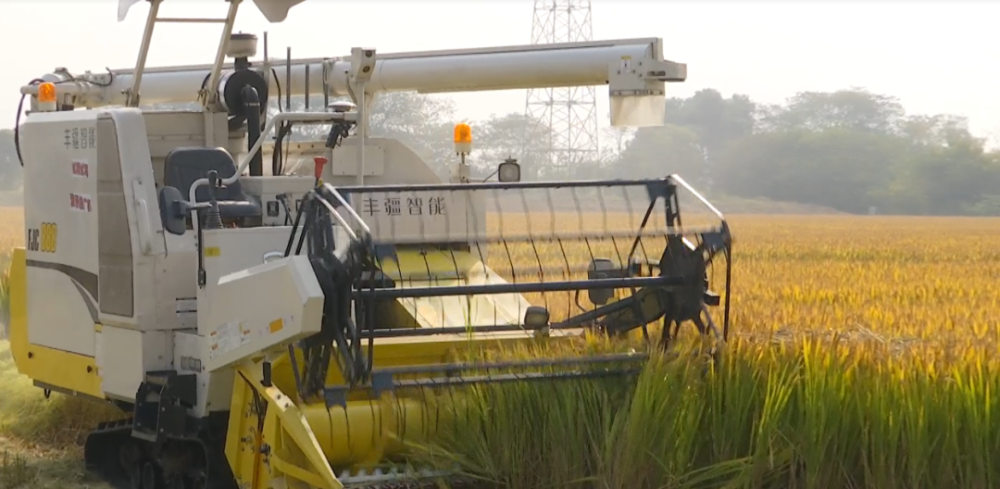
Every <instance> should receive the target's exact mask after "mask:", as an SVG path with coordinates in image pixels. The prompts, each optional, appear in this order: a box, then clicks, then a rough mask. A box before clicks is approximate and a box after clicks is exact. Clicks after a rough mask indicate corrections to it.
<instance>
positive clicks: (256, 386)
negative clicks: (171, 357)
mask: <svg viewBox="0 0 1000 489" xmlns="http://www.w3.org/2000/svg"><path fill="white" fill-rule="evenodd" d="M250 366H257V367H259V365H254V364H250ZM248 367H249V366H241V367H239V368H237V370H236V374H237V375H236V380H235V383H234V385H233V400H232V404H231V405H230V416H229V430H228V434H227V436H226V458H227V459H228V460H229V465H230V467H232V468H233V475H234V476H236V481H237V483H240V484H247V487H249V488H250V489H263V488H269V487H273V486H274V484H271V481H272V480H277V479H280V478H282V477H292V478H294V479H298V480H300V481H303V482H306V483H309V484H311V485H312V486H314V487H319V488H323V489H341V488H343V487H344V486H343V484H341V483H340V481H338V480H337V477H336V476H335V475H334V473H333V469H332V468H331V467H330V463H329V462H328V461H327V459H326V457H325V456H324V454H323V448H322V447H321V446H320V444H319V441H318V440H317V439H316V435H315V433H313V430H312V427H310V425H309V423H308V421H307V420H306V417H305V416H304V415H303V413H302V411H301V410H300V409H299V408H298V406H296V405H295V403H294V402H292V399H291V398H290V397H288V395H286V394H285V393H284V392H282V390H281V389H280V388H279V387H278V386H277V385H272V386H270V387H265V386H264V385H263V383H262V380H263V379H262V378H261V374H260V368H248ZM264 406H266V410H267V412H266V415H265V416H264V423H263V429H262V430H261V429H260V422H259V417H258V412H257V409H259V408H262V407H264ZM258 430H260V431H258ZM255 432H259V436H250V437H246V436H241V435H244V434H250V433H255ZM251 440H252V441H251ZM248 442H250V443H251V445H250V446H247V443H248ZM265 446H266V450H262V448H264V447H265ZM259 453H264V456H263V457H257V456H256V455H257V454H259ZM247 462H249V463H247ZM303 467H310V468H311V469H312V470H308V469H305V468H303ZM288 487H293V486H288Z"/></svg>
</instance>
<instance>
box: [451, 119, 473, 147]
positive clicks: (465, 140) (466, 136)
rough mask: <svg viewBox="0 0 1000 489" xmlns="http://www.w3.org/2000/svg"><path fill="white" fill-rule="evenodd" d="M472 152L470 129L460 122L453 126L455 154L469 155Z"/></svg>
mask: <svg viewBox="0 0 1000 489" xmlns="http://www.w3.org/2000/svg"><path fill="white" fill-rule="evenodd" d="M471 152H472V127H469V125H468V124H466V123H464V122H460V123H458V124H455V153H458V154H469V153H471Z"/></svg>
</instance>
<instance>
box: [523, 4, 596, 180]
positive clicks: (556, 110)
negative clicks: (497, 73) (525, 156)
mask: <svg viewBox="0 0 1000 489" xmlns="http://www.w3.org/2000/svg"><path fill="white" fill-rule="evenodd" d="M593 35H594V29H593V23H592V21H591V11H590V0H535V9H534V14H533V16H532V26H531V43H532V44H552V43H562V42H579V41H591V40H593ZM525 115H526V116H527V117H528V118H529V120H537V121H538V122H539V126H541V127H539V128H538V129H544V128H546V127H547V128H548V129H549V131H548V132H549V134H545V131H544V130H541V131H535V132H530V131H529V134H527V135H526V136H527V137H526V139H525V140H526V141H531V140H532V139H534V138H544V140H540V141H538V143H536V144H530V145H526V146H527V150H528V153H530V160H529V165H527V166H528V167H529V168H527V169H526V170H527V173H528V174H534V175H536V176H542V175H544V174H547V173H557V174H558V173H565V171H566V170H567V169H568V167H569V168H572V167H574V166H576V165H578V164H579V163H583V162H591V161H596V160H597V158H598V156H599V154H600V153H599V143H598V131H597V127H598V126H597V95H596V89H595V87H569V88H542V89H531V90H528V96H527V100H526V102H525ZM542 148H544V149H542ZM550 169H551V170H554V171H552V172H550V171H549V170H550Z"/></svg>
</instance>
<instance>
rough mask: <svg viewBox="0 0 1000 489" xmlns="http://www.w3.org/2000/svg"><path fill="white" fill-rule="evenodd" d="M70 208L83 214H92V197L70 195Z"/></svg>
mask: <svg viewBox="0 0 1000 489" xmlns="http://www.w3.org/2000/svg"><path fill="white" fill-rule="evenodd" d="M69 206H70V208H72V209H74V210H78V211H82V212H90V196H89V195H81V194H69Z"/></svg>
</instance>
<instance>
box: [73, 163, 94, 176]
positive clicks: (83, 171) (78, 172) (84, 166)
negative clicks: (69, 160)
mask: <svg viewBox="0 0 1000 489" xmlns="http://www.w3.org/2000/svg"><path fill="white" fill-rule="evenodd" d="M73 176H75V177H83V178H89V177H90V164H89V163H87V162H86V161H74V162H73Z"/></svg>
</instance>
